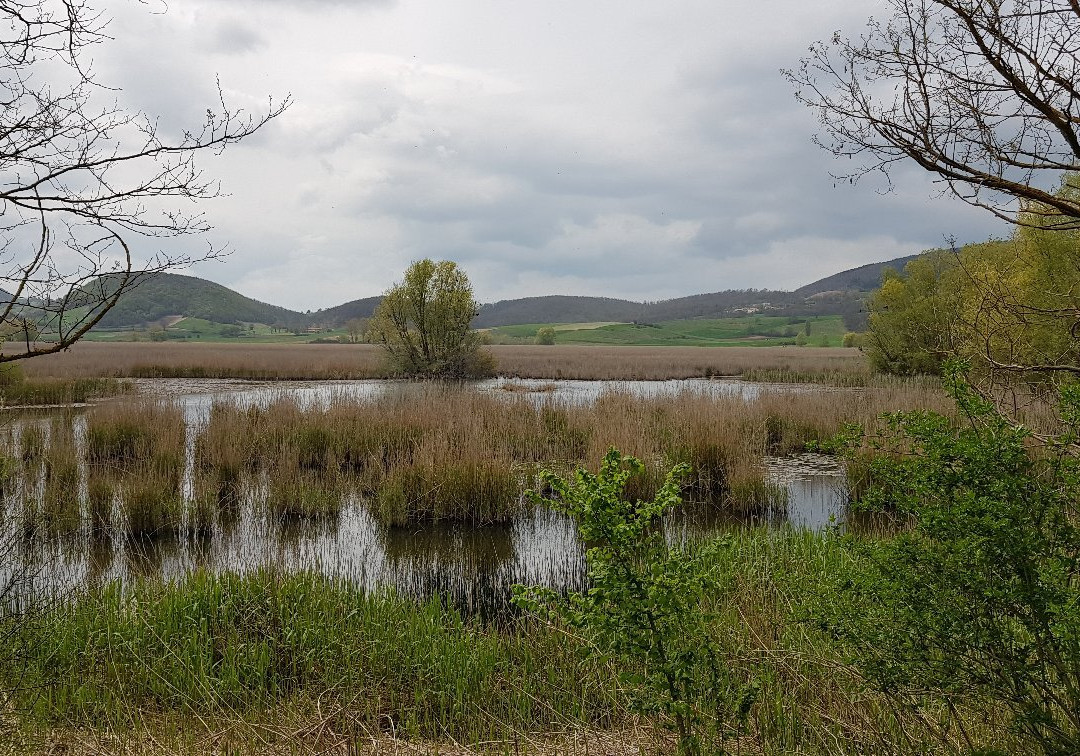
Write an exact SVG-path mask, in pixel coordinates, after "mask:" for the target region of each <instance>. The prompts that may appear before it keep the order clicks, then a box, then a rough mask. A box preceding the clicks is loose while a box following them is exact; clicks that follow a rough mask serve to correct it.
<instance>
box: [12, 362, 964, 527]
mask: <svg viewBox="0 0 1080 756" xmlns="http://www.w3.org/2000/svg"><path fill="white" fill-rule="evenodd" d="M913 407H922V408H932V409H938V410H941V411H947V410H948V406H947V402H946V400H945V397H944V394H943V393H942V392H941V391H940V389H939V388H937V387H936V386H935V385H934V384H932V383H931V382H913V381H896V380H894V381H889V382H881V381H879V382H876V383H875V387H873V388H866V389H858V390H839V389H836V390H827V389H820V388H817V389H812V390H811V389H807V390H791V389H781V388H778V389H776V390H763V391H762V392H760V393H759V395H758V396H756V397H754V398H742V397H736V396H719V397H718V396H709V395H704V394H701V393H696V392H684V393H681V394H677V395H673V396H660V397H654V398H642V397H640V396H634V395H632V394H629V393H620V392H616V391H613V392H609V393H606V394H603V395H601V396H600V397H599V399H597V400H596V401H595V402H593V403H590V404H581V405H575V404H564V403H559V402H557V401H555V400H554V399H553V398H551V397H549V396H548V395H547V394H544V393H541V394H535V395H525V394H518V393H514V392H510V393H499V394H484V393H479V392H475V391H472V390H470V389H469V388H468V387H461V386H455V385H447V386H438V385H432V386H421V387H413V389H412V390H409V391H406V392H400V393H395V394H391V395H389V396H386V397H383V398H379V399H368V400H362V399H352V398H347V397H344V396H342V395H338V396H335V397H333V398H331V400H330V401H329V402H328V403H327V404H326V405H325V406H301V405H299V404H298V403H297V402H296V400H294V399H292V398H288V397H285V398H281V399H278V400H275V401H272V402H271V403H269V404H268V405H266V406H252V407H239V406H236V405H233V404H231V403H229V402H228V401H219V402H217V403H216V404H215V405H214V406H213V407H212V409H211V411H210V416H209V420H208V421H207V423H206V424H205V426H203V427H200V428H199V429H198V431H197V433H196V435H195V439H194V450H193V455H194V457H193V459H192V461H191V469H192V472H193V484H194V488H193V490H192V491H191V492H190V493H187V494H185V492H184V491H183V490H182V488H183V487H182V485H181V484H182V480H181V478H182V474H183V472H184V471H185V469H186V465H187V459H186V456H185V455H186V454H187V453H188V452H189V450H188V449H186V448H185V425H184V418H183V414H182V412H181V410H180V408H179V407H177V406H176V405H173V404H170V403H168V402H159V401H157V400H153V399H148V398H142V399H132V400H124V401H120V402H114V403H110V404H108V405H103V406H99V407H95V408H92V409H91V411H90V412H89V413H88V415H87V421H86V432H85V459H86V463H87V468H88V473H87V481H86V483H85V488H84V486H83V483H82V481H81V479H80V477H79V467H78V465H79V458H78V456H77V451H76V449H75V444H74V439H73V436H72V434H71V429H70V420H65V421H63V422H61V421H59V420H57V421H56V422H55V423H54V427H53V429H52V431H51V434H50V435H51V436H53V437H55V442H54V443H50V442H49V441H48V439H47V438H46V433H45V431H46V428H45V427H44V426H42V425H40V424H27V425H26V426H24V427H23V429H22V432H21V435H20V436H19V448H20V450H21V456H22V459H23V461H24V465H25V466H26V468H27V469H30V468H34V467H35V466H40V464H41V460H42V459H44V460H45V465H44V469H45V477H44V501H45V504H44V505H43V506H44V507H45V509H46V513H45V514H46V520H47V522H49V523H51V525H50V527H51V529H52V530H53V531H56V532H69V533H70V532H74V531H77V530H79V529H80V528H82V527H83V525H84V524H85V526H86V528H87V529H88V530H90V531H93V532H95V533H99V534H104V533H106V532H107V531H108V529H109V526H110V524H111V525H113V526H114V527H115V528H117V529H119V530H121V531H122V532H124V533H125V534H126V535H127V536H129V537H150V536H153V535H155V534H165V533H174V534H175V533H178V532H181V531H186V532H191V533H209V532H210V531H211V530H212V529H213V526H214V524H215V523H216V522H218V521H219V519H221V520H228V519H231V518H235V516H236V514H237V512H238V510H239V508H240V506H241V504H242V503H243V502H244V501H250V502H251V504H252V505H253V506H255V507H256V508H257V509H259V508H261V509H262V510H264V511H266V512H267V513H268V514H269V515H271V516H272V517H274V518H276V519H279V520H333V519H334V518H336V517H337V516H338V515H339V514H340V512H341V511H342V508H343V507H344V506H345V504H346V502H347V501H348V500H349V499H350V497H353V496H355V497H359V499H360V500H361V501H363V502H364V504H365V506H366V507H367V509H368V511H369V512H370V513H371V514H372V515H373V516H374V517H375V518H376V520H377V521H378V522H380V523H381V524H383V525H387V526H403V525H409V524H414V523H423V522H433V521H457V522H464V523H469V524H471V525H484V524H492V523H506V522H509V521H511V520H513V519H514V518H515V517H516V516H518V515H520V514H522V513H524V512H526V511H527V509H528V507H530V506H531V504H530V502H529V500H528V498H527V497H526V496H525V494H526V492H527V491H528V490H530V489H534V488H536V487H537V485H538V475H539V472H540V471H541V470H545V469H547V470H552V471H555V472H558V473H561V474H564V475H565V474H569V473H570V472H572V471H573V470H574V469H576V468H578V467H586V468H590V469H595V466H596V465H597V464H598V461H599V460H600V459H602V458H603V456H604V454H605V453H606V452H607V450H608V449H609V448H611V447H613V446H614V447H616V448H618V449H620V450H621V451H622V452H623V453H624V454H629V455H633V456H636V457H638V458H640V459H641V460H643V462H644V463H645V468H644V471H643V472H642V473H640V474H638V475H636V476H635V477H633V478H631V480H630V481H629V483H628V489H627V493H628V495H629V496H630V497H631V498H640V499H649V498H651V497H652V496H653V495H654V494H655V493H656V491H657V489H658V487H659V485H660V484H661V482H662V481H663V479H664V476H665V475H666V473H667V471H668V470H669V469H671V467H673V466H674V465H676V464H679V463H687V464H688V465H689V467H690V470H691V472H690V475H689V476H688V477H687V479H686V480H685V481H684V489H683V494H684V498H685V500H686V506H687V507H697V508H705V509H707V510H710V511H716V510H719V511H724V512H731V513H739V514H748V513H756V512H762V511H765V510H768V509H770V508H776V507H779V506H782V505H783V503H784V498H783V490H782V489H781V488H779V487H778V486H774V485H771V484H769V483H768V482H767V481H766V478H765V472H764V468H763V464H762V458H763V457H764V456H765V455H782V454H788V453H791V452H796V451H801V450H803V449H804V448H806V446H807V445H808V444H810V443H813V442H819V441H822V440H825V439H828V438H831V437H832V436H834V435H835V434H836V433H837V432H839V431H840V430H841V429H842V428H843V427H844V425H845V424H846V423H850V422H859V423H864V424H865V423H870V422H871V421H872V420H873V419H874V418H875V417H877V416H878V415H879V414H880V413H882V412H885V411H891V410H897V409H909V408H913ZM65 423H67V424H66V425H65ZM855 469H856V470H857V467H856V468H855ZM856 483H857V481H856ZM83 491H85V493H83ZM82 497H85V506H84V503H83V501H82ZM114 510H115V511H114ZM114 521H115V522H114Z"/></svg>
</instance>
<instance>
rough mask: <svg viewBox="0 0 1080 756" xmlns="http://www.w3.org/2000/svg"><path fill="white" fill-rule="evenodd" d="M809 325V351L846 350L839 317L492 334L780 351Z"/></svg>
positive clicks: (530, 328) (529, 328)
mask: <svg viewBox="0 0 1080 756" xmlns="http://www.w3.org/2000/svg"><path fill="white" fill-rule="evenodd" d="M808 322H809V323H810V335H809V337H808V339H807V342H808V346H842V342H843V338H844V333H845V330H846V329H845V328H844V324H843V319H842V318H841V317H840V316H839V315H823V316H813V317H809V318H789V317H780V316H769V315H752V316H748V317H738V318H713V319H694V320H672V321H667V322H663V323H649V324H640V323H639V324H635V323H560V324H550V323H529V324H525V325H513V326H499V327H497V328H493V329H491V331H492V333H493V334H494V336H495V338H496V339H498V338H499V337H503V338H506V339H509V340H519V341H530V340H531V339H532V338H533V337H535V335H536V331H537V329H539V328H543V327H548V326H549V327H552V328H555V329H556V331H557V337H556V343H557V344H595V345H609V346H615V345H633V346H781V345H785V344H794V343H795V339H796V337H797V335H798V333H799V332H800V331H802V330H804V328H805V326H806V323H808Z"/></svg>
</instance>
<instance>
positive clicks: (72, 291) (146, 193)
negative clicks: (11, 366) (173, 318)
mask: <svg viewBox="0 0 1080 756" xmlns="http://www.w3.org/2000/svg"><path fill="white" fill-rule="evenodd" d="M106 25H107V21H106V19H105V18H104V16H103V15H102V14H101V13H100V12H99V11H98V10H96V9H94V8H92V7H91V6H90V5H89V2H88V0H0V287H2V288H4V289H6V290H7V293H8V294H10V299H9V301H7V302H0V336H3V335H4V334H7V335H13V334H16V333H18V334H21V335H22V337H23V338H22V341H23V344H24V346H23V348H21V349H17V350H13V349H11V348H10V346H9V348H8V349H5V350H4V352H3V353H2V354H0V362H6V361H10V360H14V359H25V358H28V357H36V356H39V355H42V354H49V353H52V352H56V351H59V350H62V349H65V348H67V347H68V346H70V345H71V344H73V343H75V342H76V341H78V340H79V339H80V338H82V337H83V336H84V335H85V334H86V333H87V331H88V330H89V329H90V328H92V327H93V326H94V325H95V324H96V323H98V322H99V321H100V320H101V318H102V317H103V316H104V315H105V313H106V312H108V310H109V309H110V308H111V307H113V306H114V305H115V304H116V302H117V301H118V300H119V298H120V297H121V296H122V295H123V294H124V293H125V292H127V291H128V290H130V288H131V287H132V286H135V285H137V284H138V283H139V281H141V280H143V279H144V278H145V277H146V276H147V275H149V274H152V273H155V272H160V271H165V270H169V269H171V268H175V267H177V266H182V265H186V264H189V263H191V262H193V261H195V260H196V259H198V260H203V259H207V258H213V257H216V256H218V255H220V254H221V249H220V248H215V247H213V246H208V247H207V250H206V252H205V253H203V254H202V255H199V256H197V257H192V256H190V255H183V254H175V253H170V252H168V251H167V250H165V249H161V248H158V249H154V248H153V247H151V246H150V245H151V244H153V245H155V246H159V245H158V243H157V242H155V240H163V239H169V238H175V237H182V236H188V235H192V234H201V233H204V232H206V231H208V230H209V229H210V225H209V223H208V222H207V220H206V218H205V217H204V216H203V215H202V214H201V213H200V212H198V211H196V210H194V209H193V208H194V207H195V203H196V202H197V201H198V200H202V199H209V198H213V197H216V196H218V195H219V194H220V188H219V186H218V183H217V182H216V181H215V180H213V179H211V178H208V177H207V176H206V175H205V174H204V173H203V172H202V170H201V169H200V168H199V167H198V165H197V164H196V157H197V156H198V154H199V153H204V152H210V153H219V152H220V151H221V150H223V149H225V148H226V147H228V146H230V145H233V144H235V143H237V142H240V141H242V140H243V139H245V138H247V137H249V136H251V135H252V134H254V133H255V132H256V131H258V130H259V129H260V128H262V127H263V126H265V125H266V124H267V123H268V122H269V121H271V120H273V119H274V118H276V117H277V116H279V115H281V114H282V113H283V112H284V111H285V110H286V109H287V108H288V107H289V104H290V99H289V98H288V97H286V98H285V99H284V100H282V101H280V102H275V101H274V100H272V99H271V100H270V101H269V102H268V104H267V106H266V108H265V109H264V110H263V111H261V112H259V113H249V112H246V111H244V110H243V109H239V108H233V107H230V106H229V105H228V104H227V102H226V99H225V97H224V94H223V92H222V90H221V86H220V84H219V85H218V103H217V104H216V109H214V110H208V111H207V113H206V118H205V120H204V121H203V122H202V123H201V124H200V125H199V126H198V127H197V128H195V129H191V130H187V131H184V132H183V134H182V136H180V137H179V138H178V139H176V140H170V139H167V138H165V137H164V136H163V135H162V133H161V131H160V130H159V127H158V124H157V122H156V121H154V120H153V119H152V118H151V117H150V116H148V115H146V114H144V113H140V112H134V111H129V110H125V109H124V108H122V107H121V106H120V105H117V104H115V103H114V104H111V105H108V104H107V105H102V104H101V100H102V95H103V93H107V92H108V91H109V90H108V89H107V88H106V87H105V86H104V85H102V84H101V83H100V82H98V81H97V80H96V79H95V77H94V74H93V71H92V70H91V68H90V66H89V64H88V58H87V55H86V53H87V51H88V49H89V48H91V47H93V46H95V45H99V44H105V43H108V42H110V41H111V40H110V38H109V37H108V36H107V34H106ZM35 228H36V231H35ZM31 326H33V329H34V330H35V331H44V332H47V334H48V336H49V342H48V343H35V342H34V341H33V340H32V339H31V337H30V334H31ZM9 345H10V342H9Z"/></svg>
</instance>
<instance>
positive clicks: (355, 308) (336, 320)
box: [307, 297, 382, 326]
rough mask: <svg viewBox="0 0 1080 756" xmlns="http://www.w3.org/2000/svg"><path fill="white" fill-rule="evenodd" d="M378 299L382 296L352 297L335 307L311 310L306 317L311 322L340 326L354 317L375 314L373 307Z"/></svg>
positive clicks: (367, 316) (366, 316) (376, 305)
mask: <svg viewBox="0 0 1080 756" xmlns="http://www.w3.org/2000/svg"><path fill="white" fill-rule="evenodd" d="M380 301H382V297H366V298H364V299H354V300H353V301H351V302H346V303H345V304H340V305H338V306H337V307H328V308H327V309H325V310H319V311H318V312H313V313H311V314H310V315H308V316H307V317H308V318H309V319H310V320H311V322H312V323H317V324H320V325H327V326H340V325H344V324H345V323H347V322H349V321H350V320H354V319H356V318H370V317H371V316H372V315H374V314H375V308H376V307H378V306H379V302H380Z"/></svg>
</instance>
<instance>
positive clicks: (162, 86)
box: [95, 0, 1007, 310]
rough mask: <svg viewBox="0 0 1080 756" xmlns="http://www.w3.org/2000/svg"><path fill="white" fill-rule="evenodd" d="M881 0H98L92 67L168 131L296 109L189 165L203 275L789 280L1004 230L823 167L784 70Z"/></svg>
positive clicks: (488, 283)
mask: <svg viewBox="0 0 1080 756" xmlns="http://www.w3.org/2000/svg"><path fill="white" fill-rule="evenodd" d="M875 10H878V5H877V3H875V2H860V3H852V2H850V0H818V1H817V2H813V3H808V2H805V0H772V2H769V3H746V2H741V3H732V2H721V1H718V0H667V1H666V2H656V0H649V1H648V2H640V1H639V0H618V2H615V1H610V2H609V1H608V0H586V2H581V0H576V1H575V2H569V1H568V0H542V1H540V0H515V1H514V2H511V1H510V0H438V1H437V0H426V1H424V2H419V1H408V0H402V1H401V2H394V1H393V0H205V1H200V0H170V1H169V3H168V6H167V7H166V5H164V4H159V3H157V2H156V0H149V2H148V3H147V4H140V3H136V2H130V1H129V2H123V3H111V4H110V6H109V11H110V12H111V13H113V14H114V20H113V23H112V25H111V27H110V33H111V34H112V36H113V37H114V38H115V41H114V42H113V43H111V44H109V45H107V46H106V47H103V48H101V49H100V50H98V51H97V52H96V53H95V68H96V70H97V73H98V76H99V79H100V80H101V82H102V83H107V84H110V85H113V86H117V87H120V88H121V90H122V91H121V92H120V93H119V95H118V97H119V98H120V101H121V102H122V103H124V104H125V105H127V106H130V107H132V108H136V109H141V110H144V111H146V112H147V113H149V114H152V115H154V116H156V117H157V118H158V119H159V123H160V124H161V125H162V128H163V129H166V130H169V129H173V130H175V129H180V128H183V127H184V126H188V127H191V126H194V125H198V123H199V122H200V121H201V119H202V118H203V115H204V114H205V112H206V109H207V107H212V106H213V105H214V104H215V102H216V99H217V92H216V89H215V86H216V85H215V77H217V78H219V79H220V81H221V85H222V87H223V89H224V91H225V94H226V97H227V98H228V100H229V101H230V103H231V104H234V105H243V106H245V107H249V108H251V109H253V110H258V109H259V108H264V107H265V103H266V100H267V97H268V96H269V95H274V96H275V97H278V98H280V97H282V96H284V95H286V94H291V95H292V97H293V98H294V100H295V104H294V105H293V107H292V108H291V109H290V110H289V111H288V112H287V113H285V114H284V115H283V116H281V118H280V119H278V120H277V121H276V122H274V123H273V124H271V125H270V126H269V127H267V128H266V129H265V130H264V131H263V132H261V133H260V134H258V135H256V137H255V138H253V139H251V140H250V141H249V142H247V143H245V144H242V145H240V146H237V147H235V148H231V149H230V150H229V151H228V152H227V153H226V154H225V155H223V156H221V157H217V158H214V157H209V158H208V159H204V160H203V161H202V167H203V168H204V169H205V170H206V171H207V172H208V173H210V174H212V175H214V176H216V177H218V178H220V179H221V182H222V186H223V190H224V191H225V192H227V193H228V196H227V197H224V198H221V199H217V200H214V201H212V202H207V203H205V204H204V206H203V208H202V209H203V210H204V211H205V212H206V214H207V216H208V218H209V220H210V221H211V223H212V224H213V225H214V226H215V231H214V232H213V239H214V241H215V242H218V243H227V244H228V245H229V247H230V249H232V254H231V255H230V256H229V257H227V258H226V259H225V261H224V262H218V263H204V264H202V265H200V266H197V267H196V268H195V269H193V270H192V271H191V272H192V273H193V274H195V275H200V276H204V277H206V278H209V279H212V280H214V281H218V282H219V283H222V284H225V285H226V286H230V287H232V288H234V289H236V290H238V291H240V292H242V293H243V294H246V295H248V296H251V297H254V298H256V299H260V300H263V301H267V302H272V303H274V304H280V305H283V306H286V307H290V308H294V309H301V310H304V309H318V308H322V307H328V306H333V305H336V304H339V303H341V302H344V301H347V300H351V299H356V298H359V297H365V296H371V295H375V294H379V293H381V292H382V291H384V290H385V289H386V288H387V287H388V286H389V285H391V284H392V283H393V282H395V281H396V280H398V279H399V278H400V276H401V273H402V272H403V270H404V269H405V267H407V266H408V264H409V263H410V262H411V261H413V260H416V259H420V258H422V257H431V258H434V259H451V260H455V261H457V262H458V263H459V264H460V265H462V266H463V267H464V269H465V270H466V272H467V273H468V274H469V276H470V278H471V279H472V281H473V284H474V288H475V291H476V295H477V298H478V299H479V300H481V301H483V302H491V301H496V300H499V299H509V298H514V297H521V296H531V295H542V294H588V295H597V296H613V297H626V298H630V299H635V300H656V299H666V298H669V297H673V296H680V295H685V294H697V293H703V292H710V291H719V290H722V289H730V288H748V287H754V288H780V289H791V288H795V287H798V286H800V285H802V284H805V283H809V282H810V281H813V280H815V279H817V278H820V277H822V276H825V275H829V274H831V273H835V272H838V271H840V270H843V269H845V268H849V267H853V266H857V265H861V264H864V263H868V262H875V261H879V260H886V259H889V258H893V257H897V256H900V255H906V254H912V253H914V252H918V251H920V250H922V249H925V248H928V247H931V246H939V245H941V244H943V240H944V239H945V238H946V237H949V236H953V237H956V238H957V239H959V240H960V241H972V240H980V239H985V238H987V237H988V236H990V235H994V234H996V235H1002V234H1005V233H1007V229H1005V228H1003V226H1002V225H1001V224H999V223H996V222H994V221H993V220H991V219H990V218H989V216H987V215H985V214H983V213H980V212H978V211H976V210H973V209H971V208H968V207H967V206H965V205H963V204H961V203H959V202H957V201H954V200H950V199H942V198H938V197H937V196H936V195H937V192H936V189H935V187H934V185H933V184H931V182H930V180H929V178H928V177H927V176H925V175H923V174H921V173H918V172H917V171H915V170H909V171H907V172H905V173H903V174H901V175H898V176H895V177H894V179H895V180H896V188H895V189H894V191H893V192H891V193H885V194H883V193H881V192H880V191H878V190H880V189H881V188H882V187H881V185H880V184H870V183H867V184H865V185H862V184H860V185H859V186H857V187H854V188H853V187H850V186H848V185H846V184H845V185H843V186H837V187H834V186H833V181H832V179H831V178H830V176H829V171H830V169H831V168H832V169H834V170H836V169H840V168H842V167H840V166H833V160H832V158H831V157H830V156H829V155H828V154H826V153H824V152H822V151H821V150H820V149H818V148H817V147H815V146H814V145H813V144H812V143H811V137H812V135H813V134H814V131H815V120H814V116H813V114H812V113H811V112H809V111H807V110H806V109H805V108H803V107H802V106H801V105H799V104H798V103H796V102H795V101H794V98H793V96H792V90H791V87H790V86H789V85H788V83H787V82H786V81H784V79H783V78H782V77H781V75H780V73H779V69H780V68H782V67H792V66H795V65H796V64H797V62H798V59H799V57H800V56H801V55H802V54H803V53H804V52H805V51H806V48H807V46H808V45H809V44H810V43H811V42H813V41H814V40H817V39H822V38H828V37H830V36H831V35H832V33H833V31H834V30H836V29H843V30H845V31H848V32H850V33H852V34H857V33H858V32H859V31H860V30H861V29H862V27H863V26H864V24H865V21H866V18H867V17H868V16H870V15H872V14H873V13H874V12H875Z"/></svg>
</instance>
